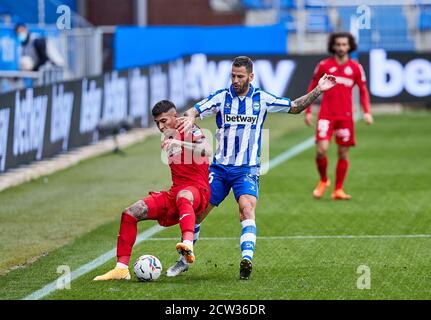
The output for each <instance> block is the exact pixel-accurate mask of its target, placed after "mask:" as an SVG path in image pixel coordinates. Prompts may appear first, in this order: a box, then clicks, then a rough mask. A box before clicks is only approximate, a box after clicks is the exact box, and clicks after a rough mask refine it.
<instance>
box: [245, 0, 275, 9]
mask: <svg viewBox="0 0 431 320" xmlns="http://www.w3.org/2000/svg"><path fill="white" fill-rule="evenodd" d="M241 3H242V5H243V6H244V7H246V8H247V9H269V8H272V1H271V0H241Z"/></svg>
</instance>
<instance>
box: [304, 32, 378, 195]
mask: <svg viewBox="0 0 431 320" xmlns="http://www.w3.org/2000/svg"><path fill="white" fill-rule="evenodd" d="M356 48H357V45H356V42H355V39H354V37H353V36H352V35H351V34H350V33H347V32H340V33H333V34H331V35H330V37H329V41H328V51H329V52H330V53H332V56H331V57H330V58H327V59H325V60H322V61H321V62H320V63H319V64H318V65H317V67H316V69H315V71H314V76H313V79H312V81H311V83H310V86H309V88H308V89H309V91H311V90H313V89H314V88H315V87H316V85H317V82H318V81H319V79H320V78H321V77H322V75H323V74H325V73H327V74H332V75H334V76H335V77H336V79H337V85H336V86H335V87H334V88H332V90H328V91H326V92H324V94H323V97H322V101H321V106H320V112H319V116H318V120H317V127H316V151H317V154H316V165H317V170H318V172H319V175H320V181H319V183H318V184H317V186H316V188H315V189H314V191H313V196H314V197H315V198H316V199H320V198H321V197H322V196H323V195H324V193H325V191H326V190H327V189H328V187H329V186H330V181H329V179H328V176H327V166H328V158H327V152H328V148H329V144H330V141H331V138H332V135H333V134H335V141H336V143H337V145H338V162H337V168H336V174H335V188H334V191H333V192H332V195H331V197H332V199H335V200H349V199H351V196H350V195H349V194H347V193H345V192H344V190H343V183H344V179H345V177H346V173H347V168H348V167H349V148H350V147H352V146H354V145H355V131H354V120H353V104H352V89H353V87H354V86H355V85H357V86H358V87H359V93H360V103H361V106H362V109H363V111H364V121H365V123H366V124H372V123H373V117H372V115H371V113H370V98H369V94H368V89H367V86H366V79H365V74H364V70H363V69H362V66H361V65H360V64H359V63H358V62H356V61H354V60H352V59H351V58H350V56H349V54H350V53H351V52H352V51H355V50H356ZM305 123H306V124H307V125H308V126H311V125H312V123H313V116H312V113H311V106H310V107H309V108H308V109H307V110H306V113H305Z"/></svg>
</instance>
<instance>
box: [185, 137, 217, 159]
mask: <svg viewBox="0 0 431 320" xmlns="http://www.w3.org/2000/svg"><path fill="white" fill-rule="evenodd" d="M182 145H183V146H184V149H186V150H189V151H192V152H193V154H194V155H196V156H201V157H211V155H212V147H211V145H210V144H209V143H208V141H207V140H206V139H205V138H201V139H199V140H196V141H194V142H186V141H182Z"/></svg>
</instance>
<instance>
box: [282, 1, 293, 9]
mask: <svg viewBox="0 0 431 320" xmlns="http://www.w3.org/2000/svg"><path fill="white" fill-rule="evenodd" d="M280 7H281V9H296V0H280Z"/></svg>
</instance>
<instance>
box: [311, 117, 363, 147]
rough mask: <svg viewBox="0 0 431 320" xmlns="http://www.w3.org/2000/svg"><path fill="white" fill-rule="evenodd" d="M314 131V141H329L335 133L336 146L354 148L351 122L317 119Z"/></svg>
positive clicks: (354, 142) (353, 132) (353, 130)
mask: <svg viewBox="0 0 431 320" xmlns="http://www.w3.org/2000/svg"><path fill="white" fill-rule="evenodd" d="M316 129H317V130H316V141H322V140H331V138H332V135H333V134H334V132H335V142H336V143H337V144H338V145H341V146H354V145H355V144H356V141H355V127H354V122H353V120H326V119H319V120H318V121H317V128H316Z"/></svg>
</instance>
